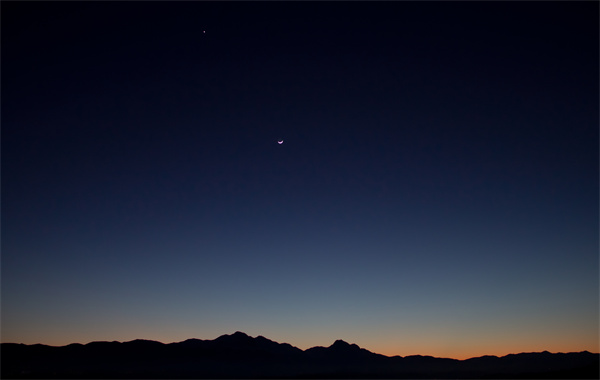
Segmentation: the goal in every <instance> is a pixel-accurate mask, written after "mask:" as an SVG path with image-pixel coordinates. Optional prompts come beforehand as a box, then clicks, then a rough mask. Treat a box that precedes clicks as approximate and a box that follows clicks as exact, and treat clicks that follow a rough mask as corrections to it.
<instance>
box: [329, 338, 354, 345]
mask: <svg viewBox="0 0 600 380" xmlns="http://www.w3.org/2000/svg"><path fill="white" fill-rule="evenodd" d="M348 346H350V344H348V342H346V341H343V340H341V339H338V340H336V341H335V342H333V344H332V345H331V346H330V347H348Z"/></svg>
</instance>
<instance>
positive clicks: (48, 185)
mask: <svg viewBox="0 0 600 380" xmlns="http://www.w3.org/2000/svg"><path fill="white" fill-rule="evenodd" d="M598 11H599V6H598V3H597V2H575V3H567V2H527V3H525V2H494V3H482V2H460V3H455V2H452V3H432V2H424V3H416V2H382V3H357V2H350V3H346V2H344V3H339V2H333V3H288V2H281V3H271V2H267V3H247V2H245V3H201V2H178V3H166V2H145V3H138V2H99V3H83V2H61V3H48V2H43V3H31V2H18V3H17V2H2V20H1V21H2V23H1V25H2V33H1V35H2V41H1V42H2V294H1V295H2V311H1V312H2V315H1V316H2V326H1V327H2V329H1V340H2V342H20V343H28V344H31V343H44V344H51V345H64V344H68V343H72V342H82V343H87V342H89V341H94V340H118V341H128V340H132V339H136V338H143V339H152V340H158V341H162V342H165V343H169V342H175V341H181V340H185V339H187V338H199V339H214V338H216V337H217V336H219V335H222V334H230V333H233V332H235V331H237V330H240V331H244V332H246V333H247V334H249V335H252V336H257V335H263V336H265V337H267V338H269V339H272V340H276V341H279V342H288V343H290V344H292V345H294V346H297V347H299V348H302V349H306V348H309V347H312V346H317V345H322V346H329V345H330V344H332V343H333V341H334V340H335V339H344V340H346V341H348V342H350V343H356V344H358V345H359V346H361V347H363V348H366V349H369V350H371V351H373V352H377V353H382V354H385V355H402V356H405V355H413V354H422V355H433V356H442V357H453V358H458V359H463V358H468V357H472V356H480V355H485V354H489V355H506V354H509V353H516V352H523V351H527V352H531V351H543V350H548V351H551V352H570V351H582V350H589V351H592V352H598V351H599V343H598V339H599V327H598V317H599V298H598V297H599V290H598V289H599V282H598V271H599V260H598V227H599V225H598V208H599V204H598V203H599V202H598V187H599V186H598V183H599V181H598V179H599V178H598V137H599V136H598V115H599V109H598V103H599V96H598V83H599V75H598V65H599V61H598V44H599V38H598ZM204 31H205V32H204ZM281 139H283V140H284V143H283V144H281V145H279V144H277V140H281Z"/></svg>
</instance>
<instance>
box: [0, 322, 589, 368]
mask: <svg viewBox="0 0 600 380" xmlns="http://www.w3.org/2000/svg"><path fill="white" fill-rule="evenodd" d="M0 348H1V354H2V370H1V375H2V378H4V379H11V378H21V379H24V378H122V379H126V378H130V379H131V378H205V379H206V378H212V379H224V378H230V379H232V378H236V379H251V378H260V379H267V378H280V379H283V378H296V379H299V378H305V379H309V378H313V379H317V378H321V379H327V378H329V379H331V378H355V379H357V378H396V379H401V378H405V379H425V378H440V379H443V378H471V379H473V378H477V379H482V378H496V379H497V378H503V379H516V378H519V379H521V378H529V379H540V378H544V379H559V378H569V379H575V378H578V379H583V378H589V379H593V378H595V379H597V378H599V375H600V373H599V366H600V355H599V354H594V353H590V352H588V351H583V352H577V353H550V352H548V351H544V352H539V353H520V354H510V355H506V356H502V357H497V356H481V357H477V358H471V359H466V360H457V359H448V358H436V357H432V356H421V355H412V356H405V357H401V356H393V357H388V356H385V355H381V354H376V353H373V352H371V351H368V350H366V349H364V348H361V347H359V346H357V345H356V344H350V343H347V342H345V341H343V340H336V341H335V342H334V343H333V344H332V345H331V346H329V347H312V348H309V349H307V350H301V349H299V348H297V347H294V346H292V345H290V344H287V343H278V342H274V341H272V340H269V339H267V338H265V337H263V336H258V337H256V338H253V337H250V336H248V335H247V334H245V333H243V332H239V331H238V332H236V333H234V334H231V335H222V336H220V337H218V338H216V339H214V340H201V339H188V340H185V341H182V342H177V343H169V344H164V343H161V342H156V341H152V340H143V339H136V340H132V341H129V342H123V343H121V342H116V341H113V342H91V343H87V344H80V343H73V344H69V345H67V346H61V347H54V346H47V345H43V344H33V345H25V344H17V343H3V344H2V345H1V347H0Z"/></svg>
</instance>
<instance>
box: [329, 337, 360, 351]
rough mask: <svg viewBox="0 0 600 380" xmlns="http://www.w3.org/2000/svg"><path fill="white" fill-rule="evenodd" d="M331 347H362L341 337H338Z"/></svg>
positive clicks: (347, 348) (345, 348)
mask: <svg viewBox="0 0 600 380" xmlns="http://www.w3.org/2000/svg"><path fill="white" fill-rule="evenodd" d="M329 348H333V349H335V350H349V349H350V350H360V347H358V346H357V345H356V344H354V343H352V344H350V343H348V342H346V341H344V340H341V339H338V340H336V341H335V342H333V344H332V345H331V346H329Z"/></svg>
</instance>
